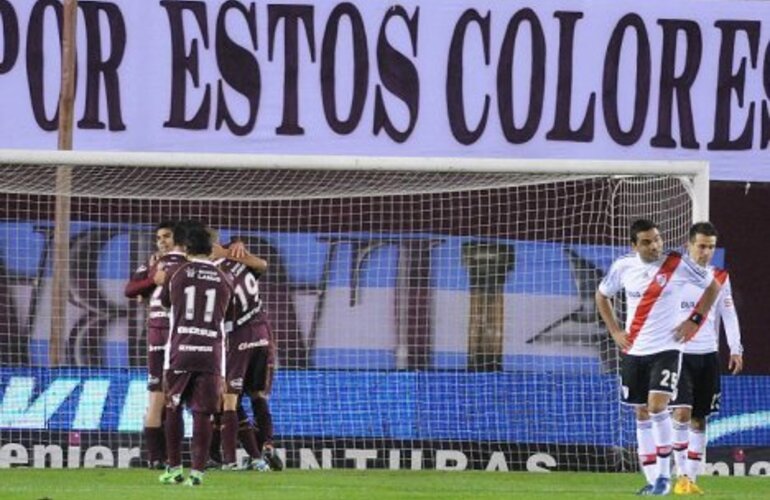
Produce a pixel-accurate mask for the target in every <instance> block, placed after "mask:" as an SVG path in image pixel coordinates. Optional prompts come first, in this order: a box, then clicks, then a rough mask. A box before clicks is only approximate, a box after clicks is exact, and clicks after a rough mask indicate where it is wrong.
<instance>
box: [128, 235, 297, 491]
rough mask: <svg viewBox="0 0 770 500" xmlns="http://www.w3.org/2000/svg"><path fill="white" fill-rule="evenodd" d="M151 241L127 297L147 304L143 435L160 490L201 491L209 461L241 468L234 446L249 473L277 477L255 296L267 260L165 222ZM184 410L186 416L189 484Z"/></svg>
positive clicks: (264, 323)
mask: <svg viewBox="0 0 770 500" xmlns="http://www.w3.org/2000/svg"><path fill="white" fill-rule="evenodd" d="M155 238H156V246H157V252H156V253H155V254H153V255H152V256H151V257H150V259H149V261H148V262H147V264H145V265H142V266H140V267H139V268H138V269H137V270H136V272H135V273H134V275H133V276H132V277H131V280H130V281H129V283H128V284H127V286H126V290H125V293H126V296H128V297H129V298H136V299H137V300H149V313H148V321H147V326H148V329H147V368H148V381H147V390H148V392H149V401H148V408H147V413H146V415H145V423H144V436H145V444H146V447H147V454H148V461H149V464H150V467H151V468H154V469H163V468H165V471H164V472H163V473H162V474H161V476H160V478H159V479H160V482H161V483H164V484H179V483H182V482H184V483H185V484H187V485H190V486H198V485H200V484H201V483H202V480H203V473H204V470H205V469H206V468H207V467H211V466H212V461H211V460H209V457H210V456H211V457H216V458H219V459H220V460H219V461H220V462H221V467H222V469H225V470H234V469H239V468H241V466H240V464H238V463H237V462H236V447H237V442H238V441H239V440H240V442H241V444H242V445H243V447H244V449H245V450H246V452H247V453H248V455H249V462H248V464H247V466H246V468H250V469H254V470H257V471H261V472H265V471H269V470H281V469H282V468H283V463H282V461H281V459H280V458H279V457H278V455H277V454H276V453H275V450H274V448H273V442H272V440H273V424H272V417H271V414H270V409H269V406H268V396H269V394H270V390H271V386H272V380H273V370H274V366H275V345H274V341H273V338H272V333H271V330H270V324H269V322H268V319H267V317H266V314H265V311H264V308H263V304H262V300H261V297H260V293H259V278H260V276H261V275H262V273H264V272H265V270H266V269H267V262H266V261H265V260H263V259H261V258H259V257H256V256H254V255H252V254H250V253H249V252H248V251H247V250H246V248H245V246H244V244H243V243H242V242H240V241H233V242H231V243H230V244H229V245H227V246H226V247H225V246H222V245H221V244H220V243H219V238H218V235H217V233H216V231H214V230H213V229H211V228H209V227H206V226H205V225H204V224H202V223H200V222H198V221H175V222H162V223H160V224H158V226H157V227H156V230H155ZM244 398H245V399H248V400H249V401H250V403H251V409H252V413H253V415H254V422H253V423H252V421H250V420H249V418H248V414H247V413H246V411H245V410H244V409H243V405H242V400H243V399H244ZM183 405H186V406H187V407H188V408H189V409H190V410H191V412H192V416H193V436H192V443H191V454H192V468H191V472H190V474H189V476H188V477H187V479H186V480H185V478H184V473H183V468H182V459H181V448H182V437H183V435H184V424H183V420H182V408H183ZM220 443H221V448H222V449H221V455H220V452H219V446H220ZM164 450H165V451H164ZM220 457H221V458H220ZM215 463H216V462H215Z"/></svg>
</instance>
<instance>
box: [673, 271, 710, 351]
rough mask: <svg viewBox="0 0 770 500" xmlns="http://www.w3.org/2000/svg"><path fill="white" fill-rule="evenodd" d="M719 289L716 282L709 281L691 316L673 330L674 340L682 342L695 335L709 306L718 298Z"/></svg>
mask: <svg viewBox="0 0 770 500" xmlns="http://www.w3.org/2000/svg"><path fill="white" fill-rule="evenodd" d="M721 289H722V287H721V285H720V284H719V282H717V280H712V281H711V284H710V285H709V286H708V287H706V290H705V291H704V292H703V298H702V299H701V301H700V302H699V303H698V306H697V307H696V308H695V310H694V311H693V314H692V315H690V317H689V318H687V319H686V320H684V321H683V322H682V323H681V324H680V325H679V326H678V327H677V328H676V330H674V338H675V339H676V340H678V341H679V342H684V341H686V340H688V339H691V338H692V336H693V335H695V333H696V332H697V331H698V328H699V327H700V322H701V321H703V318H705V317H706V314H708V312H709V311H710V310H711V306H713V305H714V302H716V300H717V297H719V291H720V290H721Z"/></svg>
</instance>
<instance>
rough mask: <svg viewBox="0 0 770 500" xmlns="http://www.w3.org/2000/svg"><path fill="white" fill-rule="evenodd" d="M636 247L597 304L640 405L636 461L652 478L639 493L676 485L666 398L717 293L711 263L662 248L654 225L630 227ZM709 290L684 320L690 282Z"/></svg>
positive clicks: (627, 386)
mask: <svg viewBox="0 0 770 500" xmlns="http://www.w3.org/2000/svg"><path fill="white" fill-rule="evenodd" d="M630 236H631V249H632V250H633V252H632V253H630V254H627V255H625V256H623V257H620V258H618V259H617V260H616V261H615V262H613V263H612V266H610V270H609V272H608V273H607V275H606V276H605V277H604V279H603V280H602V282H601V283H600V284H599V288H598V290H597V291H596V306H597V308H598V310H599V314H600V315H601V317H602V319H603V320H604V323H605V325H606V326H607V329H608V330H609V332H610V335H612V338H613V340H614V341H615V343H616V344H617V345H618V347H619V348H620V349H622V351H623V353H624V355H623V356H622V359H621V379H622V385H623V387H622V389H623V394H622V402H623V403H624V404H627V405H631V406H634V407H635V409H636V435H637V441H638V447H639V459H640V463H641V464H642V471H643V472H644V475H645V477H646V479H647V484H646V485H645V486H644V487H643V488H642V489H641V490H640V491H639V494H641V495H666V494H668V493H669V491H670V490H671V451H672V446H673V436H672V434H673V428H672V424H671V417H670V415H669V412H668V408H667V407H668V403H669V401H670V399H671V396H672V394H674V393H675V392H676V384H677V379H678V376H679V366H680V362H681V351H682V341H683V340H684V339H685V338H688V337H690V336H692V334H693V333H694V332H695V331H696V330H697V328H698V326H699V325H700V323H701V322H702V319H703V316H704V315H705V314H706V311H708V310H709V308H710V307H711V305H712V304H713V303H714V301H715V300H716V298H717V295H718V294H719V284H718V283H717V282H716V281H715V280H714V279H713V276H712V274H711V273H710V272H708V271H707V270H706V269H704V268H702V267H699V266H698V265H697V264H695V263H693V262H692V261H691V260H690V259H689V258H688V257H682V256H681V255H680V254H678V253H676V252H665V253H664V252H663V240H662V238H661V236H660V232H659V230H658V226H657V224H655V223H654V222H652V221H650V220H646V219H640V220H637V221H635V222H634V223H633V224H632V225H631V234H630ZM688 283H689V284H692V285H694V286H696V287H698V288H700V289H705V290H706V291H705V293H704V294H703V299H702V301H701V303H700V304H698V306H697V307H695V311H694V312H693V314H691V315H689V316H688V317H687V319H686V320H685V321H682V322H680V321H679V319H678V315H677V311H678V308H679V302H680V300H681V296H682V291H683V289H684V285H685V284H688ZM621 289H625V296H626V302H627V309H628V312H627V316H626V324H625V328H621V326H620V325H619V324H618V321H617V319H616V318H615V311H614V309H613V305H612V300H611V299H612V297H614V296H615V295H616V294H617V293H618V292H620V290H621Z"/></svg>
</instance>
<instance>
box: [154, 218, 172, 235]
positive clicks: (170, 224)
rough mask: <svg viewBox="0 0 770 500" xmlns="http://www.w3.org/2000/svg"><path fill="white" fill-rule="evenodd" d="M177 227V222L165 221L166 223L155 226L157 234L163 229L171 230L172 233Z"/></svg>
mask: <svg viewBox="0 0 770 500" xmlns="http://www.w3.org/2000/svg"><path fill="white" fill-rule="evenodd" d="M175 227H176V221H173V220H164V221H160V222H158V224H157V225H156V226H155V232H156V233H157V232H158V231H160V230H161V229H171V231H173V230H174V228H175Z"/></svg>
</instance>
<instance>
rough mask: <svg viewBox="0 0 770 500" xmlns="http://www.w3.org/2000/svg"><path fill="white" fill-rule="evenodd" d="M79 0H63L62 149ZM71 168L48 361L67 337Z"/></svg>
mask: <svg viewBox="0 0 770 500" xmlns="http://www.w3.org/2000/svg"><path fill="white" fill-rule="evenodd" d="M77 7H78V1H77V0H64V22H63V26H62V41H61V47H62V63H61V93H60V95H59V141H58V149H59V150H67V151H68V150H71V149H72V127H73V122H74V119H73V115H74V113H73V107H74V104H75V53H76V45H77V42H76V33H77V30H76V25H77V24H76V23H77ZM71 187H72V167H70V166H68V165H60V166H58V167H57V168H56V213H55V220H54V224H55V226H54V235H53V283H52V291H51V293H52V296H51V339H50V344H49V350H48V354H49V364H50V365H51V366H57V365H60V364H61V363H62V339H64V338H65V336H66V326H67V302H68V297H69V267H70V266H69V259H70V247H69V240H70V208H71V207H70V190H71Z"/></svg>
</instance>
